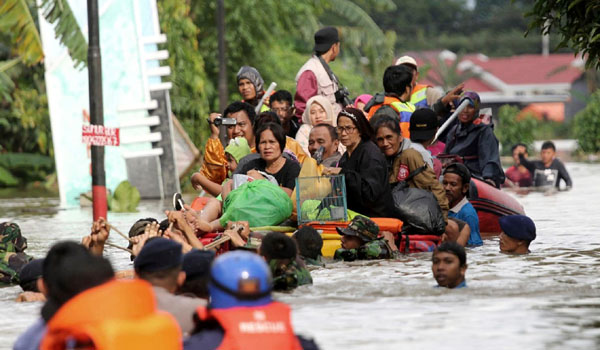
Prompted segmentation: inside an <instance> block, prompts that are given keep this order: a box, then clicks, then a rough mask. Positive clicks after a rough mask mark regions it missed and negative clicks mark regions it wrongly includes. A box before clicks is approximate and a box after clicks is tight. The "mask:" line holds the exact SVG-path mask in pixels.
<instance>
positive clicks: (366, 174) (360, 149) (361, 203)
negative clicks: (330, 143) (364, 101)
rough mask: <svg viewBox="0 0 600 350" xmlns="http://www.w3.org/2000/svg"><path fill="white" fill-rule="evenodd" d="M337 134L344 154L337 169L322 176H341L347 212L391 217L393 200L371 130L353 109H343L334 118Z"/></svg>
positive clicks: (383, 162) (357, 111)
mask: <svg viewBox="0 0 600 350" xmlns="http://www.w3.org/2000/svg"><path fill="white" fill-rule="evenodd" d="M337 132H338V135H339V139H340V142H341V143H342V145H344V146H346V152H345V153H344V154H343V155H342V158H341V159H340V161H339V167H338V168H325V170H324V172H323V174H325V175H327V174H344V175H345V177H346V194H347V197H348V209H351V210H354V211H356V212H358V213H360V214H363V215H366V216H370V217H390V216H392V213H393V212H392V208H393V201H392V196H391V194H390V189H389V184H388V167H387V162H386V159H385V156H384V155H383V154H382V153H381V152H380V151H379V148H378V147H377V146H376V145H375V144H374V143H373V141H372V139H373V135H374V132H373V128H371V125H369V122H368V121H367V119H366V118H365V116H364V114H363V113H362V112H361V111H360V110H358V109H356V108H345V109H343V110H342V111H341V112H340V113H339V114H338V116H337Z"/></svg>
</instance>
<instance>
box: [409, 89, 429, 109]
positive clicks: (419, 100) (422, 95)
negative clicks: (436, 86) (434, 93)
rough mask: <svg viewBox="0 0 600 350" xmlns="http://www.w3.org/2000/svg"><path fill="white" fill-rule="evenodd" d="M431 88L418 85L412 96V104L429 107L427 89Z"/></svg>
mask: <svg viewBox="0 0 600 350" xmlns="http://www.w3.org/2000/svg"><path fill="white" fill-rule="evenodd" d="M428 87H431V86H429V85H426V84H417V85H416V86H415V88H414V89H413V91H412V94H411V95H410V103H412V104H413V105H415V106H417V107H429V104H428V103H427V88H428Z"/></svg>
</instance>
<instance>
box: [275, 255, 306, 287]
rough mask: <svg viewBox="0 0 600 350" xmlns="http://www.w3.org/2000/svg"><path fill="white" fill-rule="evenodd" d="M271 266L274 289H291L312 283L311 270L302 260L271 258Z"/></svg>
mask: <svg viewBox="0 0 600 350" xmlns="http://www.w3.org/2000/svg"><path fill="white" fill-rule="evenodd" d="M269 267H270V268H271V273H272V274H273V290H276V291H289V290H292V289H294V288H296V287H298V286H301V285H303V284H312V277H311V276H310V272H309V271H308V269H306V267H305V266H304V263H303V262H302V261H299V260H292V261H291V262H288V260H287V259H286V260H279V259H271V260H270V261H269Z"/></svg>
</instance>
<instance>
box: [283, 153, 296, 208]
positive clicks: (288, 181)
mask: <svg viewBox="0 0 600 350" xmlns="http://www.w3.org/2000/svg"><path fill="white" fill-rule="evenodd" d="M300 169H301V168H300V165H299V164H298V163H297V162H296V161H293V160H287V159H286V161H285V165H284V169H283V171H284V178H283V181H282V182H281V184H280V185H281V188H282V189H283V190H284V191H285V193H287V195H288V196H291V195H292V192H293V191H294V188H296V178H297V177H298V175H300ZM292 200H295V198H292Z"/></svg>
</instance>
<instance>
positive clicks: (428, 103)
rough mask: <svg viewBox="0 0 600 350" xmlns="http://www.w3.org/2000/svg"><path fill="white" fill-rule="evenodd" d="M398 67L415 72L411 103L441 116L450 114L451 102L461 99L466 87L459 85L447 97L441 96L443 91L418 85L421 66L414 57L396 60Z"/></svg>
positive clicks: (429, 86) (403, 57)
mask: <svg viewBox="0 0 600 350" xmlns="http://www.w3.org/2000/svg"><path fill="white" fill-rule="evenodd" d="M396 65H397V66H398V65H403V66H406V67H408V68H410V69H412V71H413V82H412V85H413V89H412V94H411V95H410V103H412V104H414V105H415V107H417V108H431V109H433V110H434V111H435V112H436V113H437V114H439V115H443V114H445V113H448V112H449V110H450V108H449V104H450V102H452V101H453V100H454V99H456V98H458V97H459V96H458V95H457V94H460V93H461V92H462V88H463V87H464V84H459V85H458V86H456V87H455V88H454V89H452V90H450V91H449V92H448V93H447V94H446V95H444V96H441V91H439V90H438V89H436V88H434V87H432V86H431V85H427V84H417V81H418V80H419V66H418V65H417V60H415V59H414V58H413V57H411V56H402V57H400V58H399V59H397V60H396ZM440 97H441V98H440Z"/></svg>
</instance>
